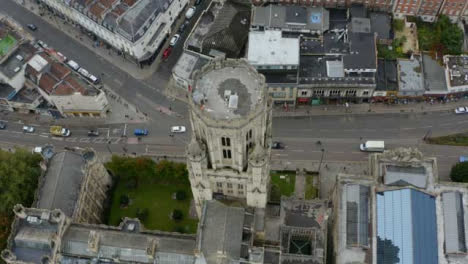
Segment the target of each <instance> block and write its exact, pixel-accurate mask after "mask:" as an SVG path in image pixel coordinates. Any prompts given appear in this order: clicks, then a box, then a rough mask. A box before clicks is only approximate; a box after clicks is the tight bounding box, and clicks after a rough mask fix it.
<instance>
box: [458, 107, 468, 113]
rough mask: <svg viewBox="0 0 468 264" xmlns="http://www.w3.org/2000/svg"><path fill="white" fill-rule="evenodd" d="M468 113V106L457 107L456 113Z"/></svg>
mask: <svg viewBox="0 0 468 264" xmlns="http://www.w3.org/2000/svg"><path fill="white" fill-rule="evenodd" d="M466 113H468V107H465V106H461V107H457V108H456V109H455V114H466Z"/></svg>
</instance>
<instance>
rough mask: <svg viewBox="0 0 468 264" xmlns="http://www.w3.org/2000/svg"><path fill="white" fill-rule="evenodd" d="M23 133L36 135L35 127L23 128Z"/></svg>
mask: <svg viewBox="0 0 468 264" xmlns="http://www.w3.org/2000/svg"><path fill="white" fill-rule="evenodd" d="M23 132H25V133H34V127H32V126H23Z"/></svg>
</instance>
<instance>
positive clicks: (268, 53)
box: [247, 30, 299, 65]
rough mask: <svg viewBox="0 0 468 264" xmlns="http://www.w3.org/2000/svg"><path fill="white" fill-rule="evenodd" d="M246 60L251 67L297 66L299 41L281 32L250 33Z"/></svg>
mask: <svg viewBox="0 0 468 264" xmlns="http://www.w3.org/2000/svg"><path fill="white" fill-rule="evenodd" d="M247 58H248V60H249V63H250V64H252V65H299V39H298V38H283V37H282V36H281V31H278V30H266V31H251V32H250V33H249V48H248V54H247Z"/></svg>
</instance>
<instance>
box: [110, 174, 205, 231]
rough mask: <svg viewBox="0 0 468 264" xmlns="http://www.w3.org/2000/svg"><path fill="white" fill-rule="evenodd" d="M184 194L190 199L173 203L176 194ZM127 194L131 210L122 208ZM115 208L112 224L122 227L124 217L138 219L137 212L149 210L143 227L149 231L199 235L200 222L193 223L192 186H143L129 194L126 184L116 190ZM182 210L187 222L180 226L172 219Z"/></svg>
mask: <svg viewBox="0 0 468 264" xmlns="http://www.w3.org/2000/svg"><path fill="white" fill-rule="evenodd" d="M178 190H184V191H185V193H186V197H187V198H186V199H185V200H184V201H178V200H174V199H172V195H173V193H175V192H176V191H178ZM123 194H127V195H128V196H129V197H130V200H131V203H130V205H129V206H128V207H127V208H121V207H120V201H119V199H120V196H121V195H123ZM112 199H113V200H112V207H111V210H110V215H109V224H111V225H118V224H119V223H120V219H121V218H122V217H125V216H127V217H135V216H136V211H137V208H140V209H144V208H148V210H149V215H148V218H147V219H146V221H143V224H144V225H145V227H146V228H148V229H155V230H162V231H176V230H177V231H181V229H182V228H183V230H184V232H186V233H195V232H196V230H197V223H198V221H197V220H195V219H189V217H188V213H189V207H190V200H191V199H192V192H191V190H190V185H185V184H178V185H177V184H158V183H147V182H140V184H139V186H138V187H137V188H136V189H132V190H129V189H128V188H127V186H126V184H125V183H124V182H123V181H120V182H119V183H118V184H117V186H116V187H115V190H114V195H113V197H112ZM174 209H179V210H181V211H182V212H183V214H184V218H183V220H182V221H180V222H175V221H173V220H172V219H170V214H171V212H172V210H174Z"/></svg>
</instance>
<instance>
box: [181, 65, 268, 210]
mask: <svg viewBox="0 0 468 264" xmlns="http://www.w3.org/2000/svg"><path fill="white" fill-rule="evenodd" d="M193 79H194V85H193V89H191V93H190V95H189V96H190V99H189V105H190V120H191V124H192V129H193V132H192V140H191V143H190V144H189V145H188V148H187V168H188V170H189V179H190V183H191V186H192V192H193V196H194V200H195V204H196V209H197V213H198V215H201V208H202V207H201V206H202V204H203V201H205V200H211V199H213V198H217V197H223V198H228V199H237V200H241V201H246V203H247V205H248V206H253V207H258V208H264V207H265V205H266V203H267V199H268V186H269V167H270V165H269V157H270V145H271V144H270V143H271V118H272V114H271V105H270V102H269V100H268V98H267V94H266V85H265V78H264V77H263V75H261V74H259V73H257V72H256V70H255V69H254V68H253V67H252V66H250V65H249V64H248V63H247V62H246V61H245V60H240V61H238V60H214V61H210V62H209V63H208V64H207V65H205V66H204V67H203V68H202V69H201V70H200V71H197V72H195V73H194V78H193Z"/></svg>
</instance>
